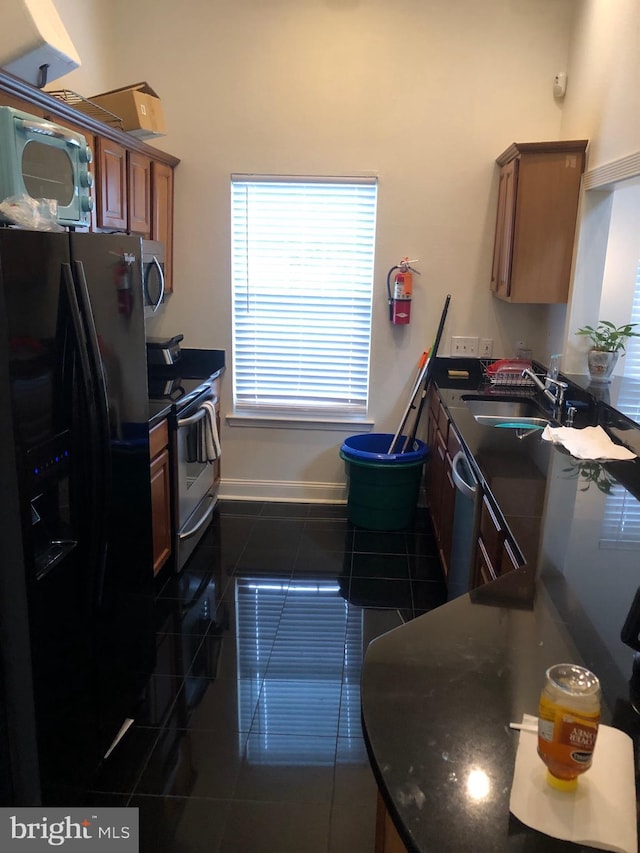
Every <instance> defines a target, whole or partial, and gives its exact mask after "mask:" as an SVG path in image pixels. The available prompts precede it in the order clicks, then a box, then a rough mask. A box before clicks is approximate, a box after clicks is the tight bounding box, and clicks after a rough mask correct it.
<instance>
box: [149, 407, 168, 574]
mask: <svg viewBox="0 0 640 853" xmlns="http://www.w3.org/2000/svg"><path fill="white" fill-rule="evenodd" d="M149 450H150V455H151V468H150V474H151V513H152V530H153V573H154V575H157V574H158V572H159V571H160V569H161V568H162V567H163V566H164V564H165V563H166V562H167V560H168V559H169V557H170V556H171V469H170V459H169V429H168V425H167V421H166V420H164V421H162V422H161V423H159V424H157V425H156V426H155V427H153V429H152V430H151V431H150V433H149Z"/></svg>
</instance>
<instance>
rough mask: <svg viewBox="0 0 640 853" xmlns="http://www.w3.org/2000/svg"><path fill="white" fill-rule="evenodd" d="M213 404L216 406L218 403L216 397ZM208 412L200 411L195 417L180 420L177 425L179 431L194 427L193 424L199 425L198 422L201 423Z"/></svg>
mask: <svg viewBox="0 0 640 853" xmlns="http://www.w3.org/2000/svg"><path fill="white" fill-rule="evenodd" d="M211 402H212V403H213V404H214V405H215V404H216V403H217V402H218V398H217V397H214V398H213V399H212V400H211ZM206 412H207V410H206V409H198V411H197V412H196V413H195V415H190V417H188V418H178V421H177V425H178V429H180V428H181V427H186V426H192V425H193V424H197V423H198V421H201V420H202V418H203V417H204V416H205V414H206Z"/></svg>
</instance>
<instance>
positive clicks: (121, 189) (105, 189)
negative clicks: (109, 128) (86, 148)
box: [96, 136, 127, 231]
mask: <svg viewBox="0 0 640 853" xmlns="http://www.w3.org/2000/svg"><path fill="white" fill-rule="evenodd" d="M96 148H97V156H96V172H97V175H96V178H97V187H96V189H97V201H98V204H97V209H96V225H97V227H98V228H112V229H115V230H118V231H126V229H127V151H126V149H125V148H124V147H123V146H122V145H118V143H117V142H112V141H111V140H110V139H104V138H103V137H101V136H99V137H97V144H96Z"/></svg>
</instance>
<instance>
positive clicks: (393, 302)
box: [387, 258, 420, 326]
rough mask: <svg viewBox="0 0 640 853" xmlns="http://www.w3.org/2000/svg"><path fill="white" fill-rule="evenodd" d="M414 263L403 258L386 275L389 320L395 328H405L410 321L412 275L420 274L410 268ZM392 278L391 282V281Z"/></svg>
mask: <svg viewBox="0 0 640 853" xmlns="http://www.w3.org/2000/svg"><path fill="white" fill-rule="evenodd" d="M412 263H415V261H410V260H409V259H408V258H403V259H402V260H401V261H400V263H399V264H397V266H395V267H391V269H390V270H389V272H388V273H387V296H388V298H389V319H390V320H391V322H392V323H393V324H394V325H396V326H406V325H408V324H409V321H410V320H411V297H412V295H413V273H414V272H415V273H418V275H420V273H419V272H418V270H416V269H414V268H413V267H411V266H410V264H412ZM392 278H393V281H392Z"/></svg>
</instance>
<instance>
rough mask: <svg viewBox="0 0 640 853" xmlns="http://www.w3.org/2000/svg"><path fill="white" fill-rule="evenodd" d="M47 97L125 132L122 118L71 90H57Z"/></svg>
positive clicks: (48, 93)
mask: <svg viewBox="0 0 640 853" xmlns="http://www.w3.org/2000/svg"><path fill="white" fill-rule="evenodd" d="M47 95H51V96H52V97H53V98H56V100H58V101H62V102H63V103H65V104H68V106H70V107H73V108H74V109H76V110H78V112H81V113H84V114H85V115H86V116H89V117H90V118H94V119H96V120H97V121H101V122H102V123H103V124H108V125H109V126H110V127H115V128H116V129H117V130H122V131H124V124H123V123H122V119H121V118H120V116H117V115H115V114H114V113H112V112H109V110H105V109H104V107H101V106H99V105H98V104H94V103H93V101H89V100H88V99H87V98H83V97H82V95H78V94H77V93H76V92H72V91H71V90H70V89H55V90H52V91H47Z"/></svg>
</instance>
